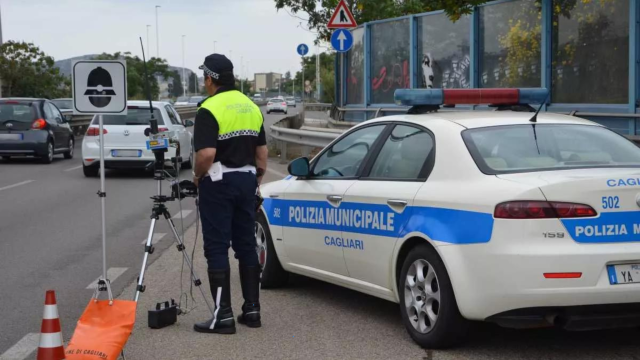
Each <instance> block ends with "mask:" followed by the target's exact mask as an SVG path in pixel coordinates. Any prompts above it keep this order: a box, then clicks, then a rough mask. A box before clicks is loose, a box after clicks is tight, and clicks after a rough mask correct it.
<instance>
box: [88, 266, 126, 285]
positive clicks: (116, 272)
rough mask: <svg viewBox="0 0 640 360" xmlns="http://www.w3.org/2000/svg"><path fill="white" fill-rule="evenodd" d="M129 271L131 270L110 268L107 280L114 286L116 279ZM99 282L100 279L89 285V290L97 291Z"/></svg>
mask: <svg viewBox="0 0 640 360" xmlns="http://www.w3.org/2000/svg"><path fill="white" fill-rule="evenodd" d="M127 270H129V268H119V267H117V268H109V270H107V279H109V281H110V282H111V283H112V284H113V283H114V282H115V281H116V279H117V278H119V277H120V275H122V274H124V272H125V271H127ZM98 280H100V277H98V278H97V279H95V280H94V281H93V282H92V283H91V284H89V286H87V289H95V288H96V286H98Z"/></svg>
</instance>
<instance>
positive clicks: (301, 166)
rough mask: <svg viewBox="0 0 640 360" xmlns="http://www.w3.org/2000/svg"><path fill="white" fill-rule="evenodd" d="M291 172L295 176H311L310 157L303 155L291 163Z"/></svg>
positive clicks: (289, 168)
mask: <svg viewBox="0 0 640 360" xmlns="http://www.w3.org/2000/svg"><path fill="white" fill-rule="evenodd" d="M288 170H289V174H291V175H293V176H302V177H305V176H309V159H307V158H306V157H301V158H297V159H295V160H293V161H292V162H290V163H289V167H288Z"/></svg>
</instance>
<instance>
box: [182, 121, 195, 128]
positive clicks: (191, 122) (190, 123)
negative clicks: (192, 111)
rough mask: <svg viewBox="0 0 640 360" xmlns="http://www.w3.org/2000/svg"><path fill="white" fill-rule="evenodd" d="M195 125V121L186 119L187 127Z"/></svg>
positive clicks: (185, 124)
mask: <svg viewBox="0 0 640 360" xmlns="http://www.w3.org/2000/svg"><path fill="white" fill-rule="evenodd" d="M194 125H195V123H194V122H193V120H185V121H184V126H185V127H192V126H194Z"/></svg>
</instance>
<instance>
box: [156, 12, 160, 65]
mask: <svg viewBox="0 0 640 360" xmlns="http://www.w3.org/2000/svg"><path fill="white" fill-rule="evenodd" d="M159 8H160V5H156V56H157V57H158V59H159V58H160V28H159V27H158V9H159Z"/></svg>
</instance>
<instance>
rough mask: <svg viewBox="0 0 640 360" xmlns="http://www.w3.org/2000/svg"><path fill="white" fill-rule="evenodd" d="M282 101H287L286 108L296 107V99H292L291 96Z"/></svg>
mask: <svg viewBox="0 0 640 360" xmlns="http://www.w3.org/2000/svg"><path fill="white" fill-rule="evenodd" d="M284 99H285V100H286V101H287V106H293V107H297V106H296V98H294V97H293V96H287V97H286V98H284Z"/></svg>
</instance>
